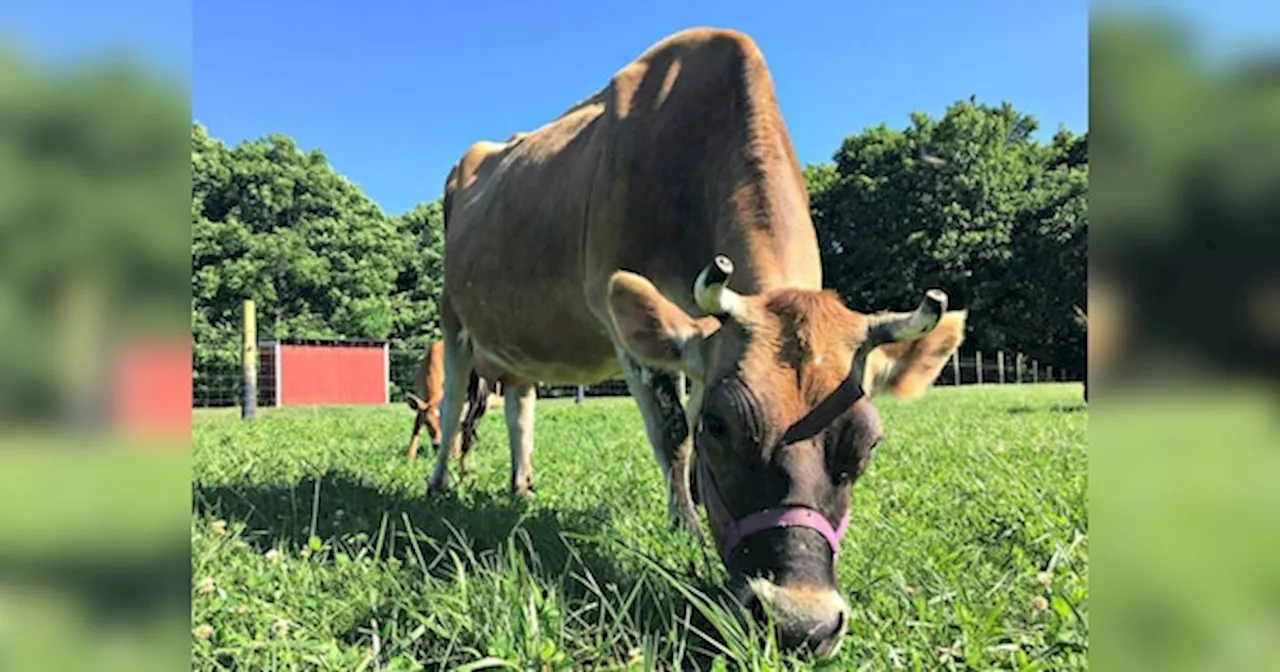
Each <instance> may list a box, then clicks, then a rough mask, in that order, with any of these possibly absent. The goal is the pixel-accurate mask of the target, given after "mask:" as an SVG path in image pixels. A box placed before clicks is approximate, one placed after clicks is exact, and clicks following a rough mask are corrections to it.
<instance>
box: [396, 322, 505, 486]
mask: <svg viewBox="0 0 1280 672" xmlns="http://www.w3.org/2000/svg"><path fill="white" fill-rule="evenodd" d="M414 384H415V386H416V387H417V388H418V389H417V391H418V394H421V395H422V396H418V394H414V393H413V392H406V393H405V395H404V398H405V402H406V403H408V405H409V409H410V410H412V411H414V420H413V434H412V435H411V436H410V437H409V459H410V460H413V459H417V457H418V444H419V441H420V439H421V436H422V429H423V427H426V429H427V433H428V434H429V435H430V438H431V447H432V449H433V450H437V449H439V447H440V398H441V388H442V386H443V385H444V343H443V342H441V341H435V342H433V343H432V344H431V346H430V347H429V348H427V352H426V354H425V355H424V356H423V358H422V362H421V363H420V364H419V365H418V371H417V375H415V376H414ZM487 387H488V385H487V383H486V382H485V381H483V380H481V379H480V378H479V376H478V375H476V373H475V372H474V371H473V372H472V373H471V382H470V383H469V385H468V387H467V412H466V416H465V418H464V420H463V423H462V426H463V430H462V441H461V442H460V443H461V445H460V447H459V451H458V453H457V454H456V455H454V457H457V458H458V460H459V465H460V467H461V468H462V469H463V470H464V471H465V467H466V458H467V455H468V454H469V453H470V452H471V446H472V445H473V444H474V443H475V432H476V425H477V424H478V423H479V422H480V419H481V418H483V417H484V414H485V411H486V409H487V407H488V406H490V405H492V404H493V403H494V402H493V397H492V396H491V393H489V391H488V389H487ZM424 397H425V398H424Z"/></svg>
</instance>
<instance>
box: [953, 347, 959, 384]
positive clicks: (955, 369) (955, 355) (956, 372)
mask: <svg viewBox="0 0 1280 672" xmlns="http://www.w3.org/2000/svg"><path fill="white" fill-rule="evenodd" d="M951 372H952V375H954V376H955V380H956V386H957V387H958V386H959V385H960V349H959V348H956V351H955V352H954V353H952V354H951Z"/></svg>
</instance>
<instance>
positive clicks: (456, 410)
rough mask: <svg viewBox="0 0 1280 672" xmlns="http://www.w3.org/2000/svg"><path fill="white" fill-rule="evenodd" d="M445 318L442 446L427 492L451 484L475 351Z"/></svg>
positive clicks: (436, 490) (441, 418) (437, 452)
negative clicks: (450, 469) (450, 473)
mask: <svg viewBox="0 0 1280 672" xmlns="http://www.w3.org/2000/svg"><path fill="white" fill-rule="evenodd" d="M442 322H444V325H443V326H444V329H443V331H444V384H443V385H442V389H441V392H442V395H441V399H440V425H441V427H440V449H439V450H437V451H436V467H435V471H433V472H432V474H431V478H430V480H428V481H427V492H428V493H433V492H441V491H443V490H445V489H447V488H448V487H449V458H450V456H452V455H454V454H455V453H456V452H457V451H458V441H459V439H460V438H461V432H460V430H461V429H462V412H463V407H464V406H465V404H466V401H467V377H468V376H469V375H470V374H471V365H472V361H473V360H474V355H473V354H472V352H471V346H470V344H468V343H464V342H463V339H462V338H460V334H459V331H460V330H454V329H451V328H450V327H449V324H448V320H442Z"/></svg>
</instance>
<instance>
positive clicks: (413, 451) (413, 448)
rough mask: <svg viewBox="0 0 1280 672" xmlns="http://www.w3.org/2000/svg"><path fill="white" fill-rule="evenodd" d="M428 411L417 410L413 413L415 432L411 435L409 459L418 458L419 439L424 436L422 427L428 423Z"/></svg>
mask: <svg viewBox="0 0 1280 672" xmlns="http://www.w3.org/2000/svg"><path fill="white" fill-rule="evenodd" d="M426 416H427V413H426V411H416V412H415V413H414V414H413V434H410V435H409V459H410V460H416V459H418V440H419V437H421V436H422V428H423V427H424V426H426V424H427V417H426Z"/></svg>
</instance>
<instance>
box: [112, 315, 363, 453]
mask: <svg viewBox="0 0 1280 672" xmlns="http://www.w3.org/2000/svg"><path fill="white" fill-rule="evenodd" d="M379 355H381V353H379ZM379 359H381V357H379ZM114 364H115V367H114V369H115V370H114V371H113V374H114V375H113V376H112V379H111V385H112V395H111V402H112V420H113V422H114V425H115V427H116V429H117V430H119V431H121V432H123V433H124V434H127V435H130V436H138V437H141V436H147V437H151V438H161V437H164V438H182V439H184V440H185V438H186V437H187V436H189V435H190V433H191V341H190V340H189V339H187V338H174V339H164V338H159V337H157V338H154V339H145V338H139V339H136V340H132V341H127V342H125V343H123V344H121V346H120V347H119V348H118V349H117V350H116V352H115V361H114ZM378 366H379V368H381V366H382V363H381V361H379V363H378Z"/></svg>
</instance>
